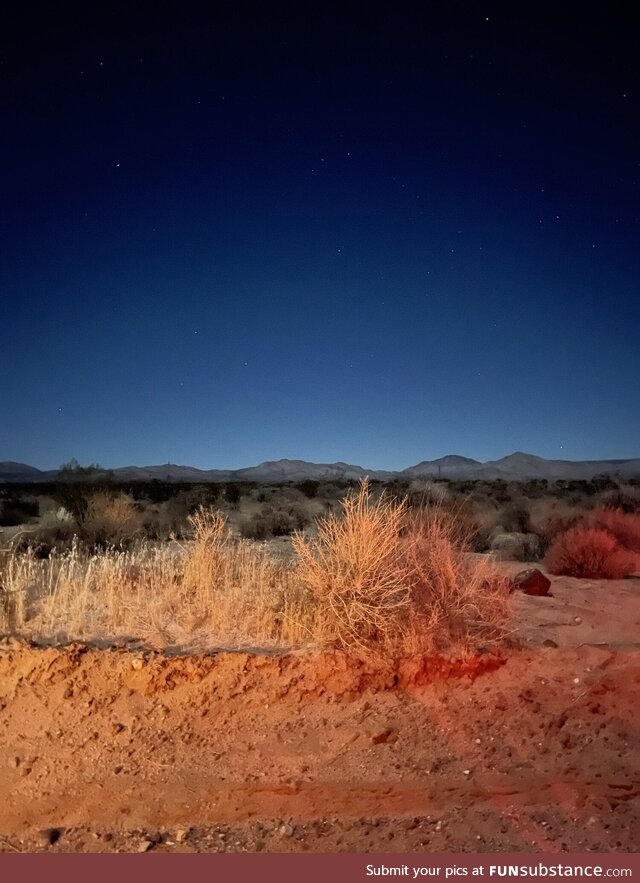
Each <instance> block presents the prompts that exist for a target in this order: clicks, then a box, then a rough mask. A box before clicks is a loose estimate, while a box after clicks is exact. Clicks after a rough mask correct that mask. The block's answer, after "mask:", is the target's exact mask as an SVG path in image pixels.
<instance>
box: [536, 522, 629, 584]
mask: <svg viewBox="0 0 640 883" xmlns="http://www.w3.org/2000/svg"><path fill="white" fill-rule="evenodd" d="M546 564H547V567H548V569H549V571H550V572H551V573H555V574H558V575H563V576H577V577H591V578H594V579H621V578H622V577H623V576H626V575H627V574H628V573H633V571H634V568H635V556H634V555H633V554H632V553H631V552H629V551H628V549H625V548H623V547H622V546H621V545H620V543H619V542H618V540H617V539H616V538H615V537H614V536H613V534H611V533H609V532H608V531H607V530H603V529H602V528H598V527H582V526H577V527H572V528H571V529H570V530H568V531H567V532H566V533H562V534H559V535H558V536H557V537H556V538H555V540H554V541H553V543H552V544H551V547H550V549H549V551H548V553H547V558H546Z"/></svg>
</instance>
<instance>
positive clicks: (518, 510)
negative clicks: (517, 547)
mask: <svg viewBox="0 0 640 883" xmlns="http://www.w3.org/2000/svg"><path fill="white" fill-rule="evenodd" d="M498 520H499V522H500V524H501V525H502V526H503V528H504V530H505V532H506V533H531V532H532V531H531V515H530V513H529V510H528V509H527V508H526V506H523V505H522V504H520V503H510V504H509V505H508V506H505V507H504V508H503V509H502V511H501V513H500V516H499V519H498Z"/></svg>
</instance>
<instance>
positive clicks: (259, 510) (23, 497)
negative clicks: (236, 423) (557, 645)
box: [0, 462, 640, 572]
mask: <svg viewBox="0 0 640 883" xmlns="http://www.w3.org/2000/svg"><path fill="white" fill-rule="evenodd" d="M356 485H357V482H355V481H314V480H306V481H301V482H297V483H289V484H272V485H268V484H261V485H258V484H257V483H255V482H241V481H230V482H221V483H209V484H192V483H180V482H169V481H160V480H153V481H118V480H116V479H115V478H114V476H113V475H110V474H109V473H107V472H105V471H104V470H101V469H100V467H99V466H97V465H92V466H88V467H80V466H78V464H76V463H73V462H72V463H70V464H67V466H65V467H63V469H62V471H61V472H60V474H59V475H58V477H57V479H56V480H55V481H52V482H47V483H42V484H31V483H11V484H5V485H0V527H2V528H16V527H18V526H20V527H19V535H18V537H17V538H16V540H15V542H16V543H17V544H18V546H22V547H23V548H26V547H28V546H31V547H33V548H34V549H35V550H36V551H37V553H38V554H40V555H42V556H47V555H48V554H49V553H50V552H51V550H52V549H53V548H54V547H55V548H57V549H59V550H60V549H64V548H68V547H69V546H70V544H71V543H72V541H73V540H74V537H76V538H77V539H76V542H80V543H82V544H84V545H86V546H88V547H93V548H104V547H107V546H117V547H122V548H124V547H126V546H128V545H130V544H132V543H134V542H136V541H137V540H139V539H149V540H154V541H159V542H161V541H164V540H167V539H169V538H171V537H176V538H178V539H180V538H183V537H185V536H188V535H189V522H188V519H189V516H190V515H192V514H193V513H194V512H196V511H197V510H198V509H199V507H201V506H204V507H207V508H209V507H215V508H218V509H220V510H222V512H223V513H224V514H225V516H226V518H227V520H228V523H229V525H230V527H231V528H232V530H234V531H235V532H237V533H238V534H240V535H241V536H244V537H246V538H250V539H254V540H259V541H265V540H269V539H271V538H273V537H286V536H290V535H292V534H293V533H294V532H296V531H301V530H305V529H313V528H314V525H315V522H316V519H317V518H318V517H319V516H322V515H326V514H328V513H331V512H333V511H334V510H336V509H337V508H338V506H339V503H340V501H341V500H342V499H343V498H344V496H345V495H346V493H347V492H348V491H349V490H351V489H353V488H354V487H355V486H356ZM383 490H386V492H387V494H388V495H390V496H391V497H392V498H396V499H406V500H407V503H408V506H409V508H410V509H415V510H420V509H422V508H424V507H425V506H428V507H429V506H430V507H440V509H441V510H442V511H452V510H453V511H455V514H456V523H457V524H459V525H460V526H461V530H463V531H464V533H465V536H466V537H468V538H470V542H471V547H472V548H473V550H474V551H476V552H489V551H491V552H494V553H495V554H496V555H498V556H499V557H504V558H509V559H517V560H522V561H537V560H541V559H543V558H544V557H545V556H546V555H549V556H550V558H549V560H550V561H551V562H552V564H553V566H554V567H556V568H563V567H564V568H565V569H567V568H569V569H571V568H573V570H574V571H576V572H578V571H580V568H581V567H582V565H580V564H579V563H578V564H565V563H563V562H566V561H573V558H572V554H573V553H572V548H573V547H575V548H578V547H579V548H580V549H583V548H584V546H585V543H586V544H587V546H588V545H589V541H590V539H591V541H593V543H597V544H598V548H599V549H600V550H601V551H602V550H605V551H606V548H607V544H606V541H605V540H603V537H602V536H601V535H600V534H596V533H594V532H593V531H594V530H596V531H602V530H604V531H607V532H608V533H609V534H610V535H614V537H615V539H616V543H617V544H618V546H620V545H622V548H627V546H625V545H624V542H626V540H625V539H624V538H623V540H624V541H623V540H621V539H620V537H619V536H617V534H616V530H617V529H618V528H619V526H620V524H621V523H623V522H624V524H627V525H628V522H627V521H625V520H624V518H623V519H622V521H620V519H618V520H617V521H616V520H615V519H613V520H612V519H611V518H609V517H608V516H607V518H608V520H607V518H605V519H604V521H605V522H606V523H603V518H602V517H600V518H599V519H596V521H597V523H596V521H594V517H592V513H594V512H601V511H604V510H606V511H609V510H612V511H616V512H619V513H621V515H622V516H629V517H634V518H635V519H637V518H640V514H639V513H640V480H639V479H635V480H634V479H631V480H628V481H626V482H624V483H621V482H619V481H616V480H613V479H612V478H610V477H607V476H603V477H599V478H596V479H593V480H592V481H546V480H532V481H525V482H506V481H502V480H497V481H451V480H439V481H408V480H399V479H394V480H393V481H390V482H387V483H383V482H380V481H372V482H371V491H372V494H373V495H374V496H376V495H379V494H380V493H382V491H383ZM632 520H633V518H632ZM633 523H634V525H635V524H636V521H635V520H634V522H633ZM574 528H580V529H582V528H584V529H586V528H589V529H590V530H591V533H590V534H588V535H587V536H586V538H585V536H583V534H581V533H578V534H575V533H573V534H570V535H569V541H570V542H569V545H570V546H571V540H572V538H573V547H571V548H569V549H567V548H566V543H565V545H564V546H563V545H562V542H561V541H557V540H558V537H561V536H566V535H567V533H568V532H570V531H572V530H573V529H574ZM614 528H615V529H614ZM620 529H622V528H620ZM633 529H634V530H635V527H634V528H633ZM632 545H633V544H632ZM616 548H617V547H616ZM631 552H632V554H633V555H635V554H636V550H635V549H633V548H632V549H631ZM581 554H582V553H581ZM616 555H617V558H616V564H615V566H614V565H611V567H610V568H609V569H610V570H611V571H612V572H613V571H615V572H618V571H619V570H620V567H621V566H622V565H621V564H620V562H622V561H623V560H624V562H625V565H624V566H625V567H626V566H630V565H629V558H628V556H627V557H625V556H624V555H623V554H622V553H616ZM596 558H597V556H596ZM598 560H599V559H598ZM594 566H595V565H591V564H589V565H588V566H587V565H585V567H587V569H588V567H591V568H592V569H593V567H594ZM583 569H584V568H583ZM605 569H606V568H605Z"/></svg>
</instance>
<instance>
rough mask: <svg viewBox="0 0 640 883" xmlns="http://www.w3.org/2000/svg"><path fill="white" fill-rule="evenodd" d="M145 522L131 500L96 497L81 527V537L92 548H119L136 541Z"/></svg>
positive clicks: (94, 496) (121, 496)
mask: <svg viewBox="0 0 640 883" xmlns="http://www.w3.org/2000/svg"><path fill="white" fill-rule="evenodd" d="M142 526H143V519H142V517H141V513H140V510H139V509H138V508H137V507H136V505H135V503H134V501H133V500H132V499H131V497H128V496H126V495H125V494H120V495H119V496H117V497H112V496H110V495H109V494H104V493H98V494H94V495H93V496H92V497H91V498H90V499H89V501H88V503H87V508H86V511H85V514H84V517H83V519H82V523H81V525H80V526H79V536H80V538H81V539H82V540H83V541H84V542H85V543H87V545H89V546H96V547H106V546H119V547H122V546H124V545H126V544H129V543H131V542H133V540H134V539H135V538H136V536H138V535H139V534H140V532H141V529H142Z"/></svg>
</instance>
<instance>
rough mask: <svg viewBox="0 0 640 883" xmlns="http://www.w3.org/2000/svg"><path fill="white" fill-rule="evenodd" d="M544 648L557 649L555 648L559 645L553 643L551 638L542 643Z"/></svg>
mask: <svg viewBox="0 0 640 883" xmlns="http://www.w3.org/2000/svg"><path fill="white" fill-rule="evenodd" d="M542 646H543V647H554V648H555V647H557V646H558V645H557V644H556V642H555V641H553V640H552V639H551V638H546V639H545V640H544V641H543V642H542Z"/></svg>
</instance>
